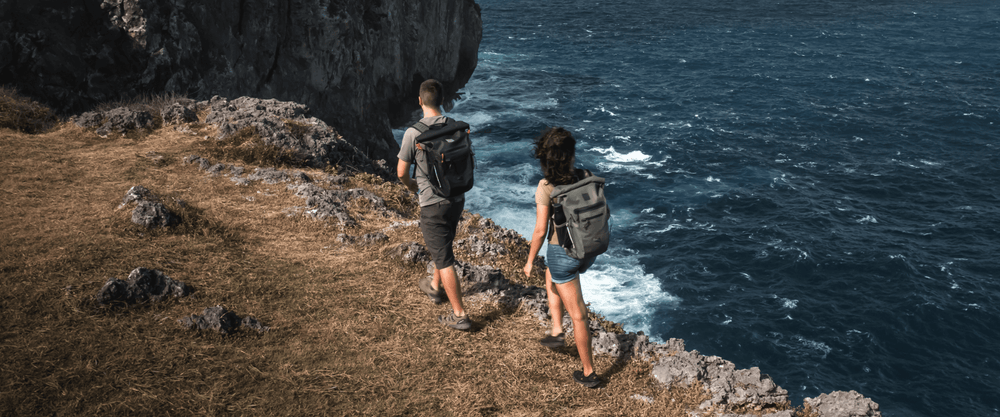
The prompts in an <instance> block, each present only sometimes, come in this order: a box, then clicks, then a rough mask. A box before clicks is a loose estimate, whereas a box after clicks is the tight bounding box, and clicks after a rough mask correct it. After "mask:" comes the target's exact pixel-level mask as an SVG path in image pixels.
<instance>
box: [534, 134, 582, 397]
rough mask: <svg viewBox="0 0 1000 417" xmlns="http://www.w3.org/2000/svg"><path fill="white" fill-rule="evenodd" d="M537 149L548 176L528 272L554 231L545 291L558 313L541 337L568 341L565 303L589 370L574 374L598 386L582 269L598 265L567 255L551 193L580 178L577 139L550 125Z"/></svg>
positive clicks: (542, 184) (551, 343) (553, 342)
mask: <svg viewBox="0 0 1000 417" xmlns="http://www.w3.org/2000/svg"><path fill="white" fill-rule="evenodd" d="M534 151H535V158H537V159H538V162H539V163H540V164H541V167H542V174H543V175H544V176H545V178H544V179H542V180H541V181H539V182H538V188H537V189H536V190H535V230H534V233H533V234H532V236H531V249H530V251H529V252H528V261H527V262H526V263H525V264H524V274H525V275H526V276H528V277H530V276H531V269H532V266H533V265H534V264H535V257H536V256H538V251H539V250H540V249H541V248H542V239H544V238H545V237H546V236H548V239H549V245H548V250H547V251H546V253H545V259H546V261H547V264H548V269H546V271H545V291H546V293H547V294H548V298H549V314H550V315H551V317H552V330H551V331H550V333H549V335H547V336H546V337H545V338H543V339H541V340H540V341H539V342H540V343H541V344H542V345H543V346H546V347H549V348H557V347H561V346H563V345H564V344H565V340H564V337H565V335H564V332H563V328H562V327H563V323H562V317H563V308H565V309H566V311H568V312H569V316H570V317H571V318H572V319H573V329H574V331H573V334H574V339H575V340H576V349H577V351H578V352H579V353H580V361H581V362H583V371H575V372H573V379H574V380H575V381H576V382H579V383H580V384H582V385H583V386H585V387H588V388H594V387H596V386H598V385H600V384H601V379H600V377H598V376H597V374H596V373H595V372H594V364H593V354H592V352H591V346H590V329H589V326H588V322H587V306H586V305H585V304H584V302H583V293H582V292H581V291H580V279H579V278H580V273H582V272H585V271H586V270H587V268H590V266H591V265H593V264H594V257H591V258H586V259H582V260H581V259H573V258H571V257H569V256H568V255H566V251H565V250H563V248H562V247H560V246H559V238H558V236H557V235H556V233H555V230H554V227H552V225H551V222H550V221H549V217H550V214H551V213H552V206H551V201H550V199H549V196H550V195H551V194H552V189H553V188H555V187H556V186H558V185H566V184H572V183H574V182H576V181H577V180H578V179H579V178H578V176H577V171H576V170H575V169H574V168H573V163H574V161H575V155H576V140H575V139H573V135H572V134H571V133H570V132H568V131H567V130H566V129H563V128H561V127H553V128H549V129H546V130H545V131H543V132H542V134H541V135H540V136H538V137H537V138H535V146H534Z"/></svg>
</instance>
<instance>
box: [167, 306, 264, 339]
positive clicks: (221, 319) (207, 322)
mask: <svg viewBox="0 0 1000 417" xmlns="http://www.w3.org/2000/svg"><path fill="white" fill-rule="evenodd" d="M177 321H178V322H180V323H181V325H182V326H184V327H187V328H188V329H191V330H212V331H216V332H219V333H221V334H223V335H227V334H229V333H232V332H234V331H236V330H237V329H238V328H239V327H240V326H241V325H242V326H244V327H247V328H250V329H253V330H256V331H258V332H266V331H267V330H268V329H269V327H267V326H264V325H263V324H261V323H260V322H259V321H257V319H255V318H253V317H250V316H247V317H244V318H243V319H240V316H238V315H236V313H233V312H232V311H229V310H226V308H225V307H223V306H218V305H217V306H214V307H207V308H205V310H204V311H202V313H201V314H200V315H199V314H192V315H190V316H188V317H184V318H182V319H180V320H177Z"/></svg>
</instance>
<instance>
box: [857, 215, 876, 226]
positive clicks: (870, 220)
mask: <svg viewBox="0 0 1000 417" xmlns="http://www.w3.org/2000/svg"><path fill="white" fill-rule="evenodd" d="M857 222H858V223H861V224H867V223H878V220H875V217H873V216H872V215H867V216H865V217H862V218H860V219H858V220H857Z"/></svg>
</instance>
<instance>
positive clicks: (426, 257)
mask: <svg viewBox="0 0 1000 417" xmlns="http://www.w3.org/2000/svg"><path fill="white" fill-rule="evenodd" d="M396 256H399V258H400V259H401V260H402V261H403V263H411V264H415V263H420V262H429V261H430V260H431V256H430V253H428V252H427V248H426V247H424V245H421V244H419V243H417V242H408V243H403V244H401V245H399V246H397V247H396Z"/></svg>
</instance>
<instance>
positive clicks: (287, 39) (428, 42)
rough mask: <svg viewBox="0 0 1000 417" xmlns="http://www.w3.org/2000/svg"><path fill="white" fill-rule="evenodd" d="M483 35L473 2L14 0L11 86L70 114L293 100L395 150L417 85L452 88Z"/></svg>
mask: <svg viewBox="0 0 1000 417" xmlns="http://www.w3.org/2000/svg"><path fill="white" fill-rule="evenodd" d="M15 22H16V24H14V23H15ZM481 38H482V20H481V17H480V12H479V6H478V5H476V4H475V2H474V1H473V0H423V1H419V2H413V1H407V0H381V1H365V0H339V1H335V2H315V1H305V0H294V1H276V0H211V1H209V0H171V1H147V0H103V1H96V0H95V1H84V2H81V1H76V0H48V1H44V2H39V1H20V2H11V1H4V2H0V85H13V86H14V87H15V88H17V89H18V90H19V91H21V92H23V93H24V94H27V95H28V96H31V97H33V98H36V99H39V100H40V101H42V102H43V103H45V104H47V105H49V106H50V107H52V108H54V109H56V110H57V111H59V112H64V113H66V112H76V111H82V110H85V109H87V108H88V107H91V106H93V105H94V104H96V103H101V102H108V101H113V100H116V99H118V98H120V97H133V96H136V95H138V93H140V92H142V93H154V94H155V93H157V92H188V93H189V94H191V95H192V97H194V98H197V99H207V98H209V97H211V96H212V95H215V94H220V95H223V96H229V97H239V96H245V95H249V96H256V97H265V98H271V97H273V98H278V99H282V100H296V101H298V102H301V103H303V104H304V105H307V106H309V108H311V109H312V111H313V113H314V114H315V116H316V117H319V118H321V119H323V120H326V121H327V122H328V123H331V124H332V125H333V128H334V129H335V130H337V131H338V132H340V133H341V134H343V135H344V136H345V137H347V138H348V139H347V140H348V141H350V143H351V144H352V145H354V146H355V147H356V148H358V149H360V150H361V151H362V152H363V153H365V154H366V155H367V156H368V157H369V158H371V159H373V160H379V159H384V160H387V161H393V160H394V158H395V155H396V152H397V151H398V145H397V144H396V142H395V139H394V138H393V136H392V131H391V127H390V126H402V125H403V124H405V123H406V122H408V121H409V120H410V118H411V114H412V112H413V111H415V110H417V109H418V108H417V105H416V95H417V87H418V85H419V83H420V82H421V81H423V80H424V79H426V78H436V79H438V80H440V81H441V82H442V83H444V85H445V89H446V92H447V93H448V94H449V95H454V93H455V92H457V91H458V90H459V89H460V88H461V87H462V86H464V85H465V83H466V82H467V81H468V80H469V78H470V77H471V76H472V73H473V70H474V69H475V67H476V64H477V62H478V50H479V43H480V40H481Z"/></svg>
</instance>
